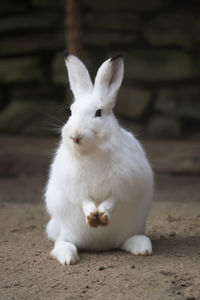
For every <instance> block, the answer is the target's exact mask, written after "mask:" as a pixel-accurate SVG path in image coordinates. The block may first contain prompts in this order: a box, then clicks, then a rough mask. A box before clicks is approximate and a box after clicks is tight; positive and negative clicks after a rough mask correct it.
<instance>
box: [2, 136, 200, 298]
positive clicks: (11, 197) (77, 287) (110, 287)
mask: <svg viewBox="0 0 200 300" xmlns="http://www.w3.org/2000/svg"><path fill="white" fill-rule="evenodd" d="M143 144H144V146H145V149H146V150H147V152H148V154H149V157H150V160H151V161H152V164H153V166H154V169H155V172H156V175H155V181H156V186H155V190H156V191H155V201H154V204H153V207H152V210H151V214H150V216H149V218H148V224H147V234H148V235H149V236H150V238H151V239H152V242H153V250H154V255H153V256H149V257H139V256H132V255H131V254H128V253H125V252H122V251H110V252H102V253H95V252H80V262H79V263H78V264H76V265H74V266H61V265H59V263H58V262H57V261H55V260H54V259H53V258H51V257H50V256H49V255H48V254H49V251H50V250H51V248H52V246H53V244H52V242H50V241H48V240H47V238H46V237H45V234H44V226H45V224H46V223H47V220H48V215H47V214H46V212H45V208H44V204H43V200H42V193H43V188H44V184H45V181H46V177H47V169H48V165H49V161H50V159H51V157H52V154H53V150H54V149H55V146H56V141H55V140H54V139H38V138H25V137H20V138H19V137H7V136H1V137H0V145H1V147H0V299H1V300H4V299H30V300H31V299H34V300H42V299H59V300H65V299H99V300H100V299H104V300H105V299H106V300H107V299H108V300H109V299H136V300H137V299H148V300H157V299H159V300H160V299H162V300H165V299H166V300H167V299H177V300H179V299H180V300H182V299H185V300H186V299H187V300H195V299H196V300H197V299H200V193H199V186H200V177H199V174H200V142H187V143H186V142H185V141H180V142H174V141H144V142H143Z"/></svg>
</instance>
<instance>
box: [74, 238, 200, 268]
mask: <svg viewBox="0 0 200 300" xmlns="http://www.w3.org/2000/svg"><path fill="white" fill-rule="evenodd" d="M151 239H152V244H153V253H154V254H153V257H155V258H163V257H166V258H170V257H172V258H174V257H195V256H200V236H187V237H180V236H176V237H164V238H163V237H162V238H156V237H151ZM130 255H131V254H129V253H127V252H124V251H121V250H118V249H116V250H111V251H102V252H99V251H98V252H97V251H84V250H81V251H80V256H81V262H82V263H84V262H88V261H91V260H93V259H95V260H96V262H98V260H100V261H99V262H101V259H102V258H103V259H105V260H108V261H109V260H110V259H111V260H113V258H114V260H116V261H117V260H118V259H125V258H127V257H130ZM131 256H132V255H131ZM135 257H137V259H140V258H141V259H145V257H144V256H135Z"/></svg>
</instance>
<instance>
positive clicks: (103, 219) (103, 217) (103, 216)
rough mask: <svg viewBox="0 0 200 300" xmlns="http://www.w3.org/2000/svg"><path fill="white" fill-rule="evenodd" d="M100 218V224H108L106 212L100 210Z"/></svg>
mask: <svg viewBox="0 0 200 300" xmlns="http://www.w3.org/2000/svg"><path fill="white" fill-rule="evenodd" d="M98 218H99V225H100V226H108V224H109V221H108V216H107V215H106V214H104V213H103V212H99V213H98Z"/></svg>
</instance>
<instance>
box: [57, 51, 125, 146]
mask: <svg viewBox="0 0 200 300" xmlns="http://www.w3.org/2000/svg"><path fill="white" fill-rule="evenodd" d="M65 63H66V66H67V70H68V76H69V82H70V86H71V89H72V92H73V95H74V101H73V103H72V105H71V107H70V109H71V116H70V117H69V119H68V121H67V123H66V124H65V125H64V127H63V130H62V137H63V141H64V143H66V144H68V145H71V147H73V148H75V149H76V150H77V151H80V152H91V151H92V149H95V148H98V147H100V146H102V147H103V145H105V143H106V142H108V141H109V138H110V136H111V135H112V132H113V129H114V127H115V126H116V120H115V118H114V116H113V113H112V109H113V107H114V105H115V99H116V96H117V93H118V90H119V88H120V86H121V83H122V79H123V74H124V63H123V58H122V56H121V55H117V56H115V57H113V58H110V59H108V60H106V61H105V62H104V63H103V64H102V65H101V67H100V68H99V70H98V72H97V75H96V78H95V82H94V85H93V83H92V81H91V79H90V76H89V73H88V71H87V69H86V67H85V65H84V64H83V63H82V62H81V61H80V60H79V59H78V58H77V57H75V56H74V55H71V54H68V55H66V56H65Z"/></svg>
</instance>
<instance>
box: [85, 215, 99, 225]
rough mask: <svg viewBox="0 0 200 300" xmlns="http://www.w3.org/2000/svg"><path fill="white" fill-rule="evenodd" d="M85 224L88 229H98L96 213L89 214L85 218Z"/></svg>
mask: <svg viewBox="0 0 200 300" xmlns="http://www.w3.org/2000/svg"><path fill="white" fill-rule="evenodd" d="M87 223H88V225H89V226H90V227H98V226H99V218H98V212H91V214H90V215H89V216H87Z"/></svg>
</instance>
